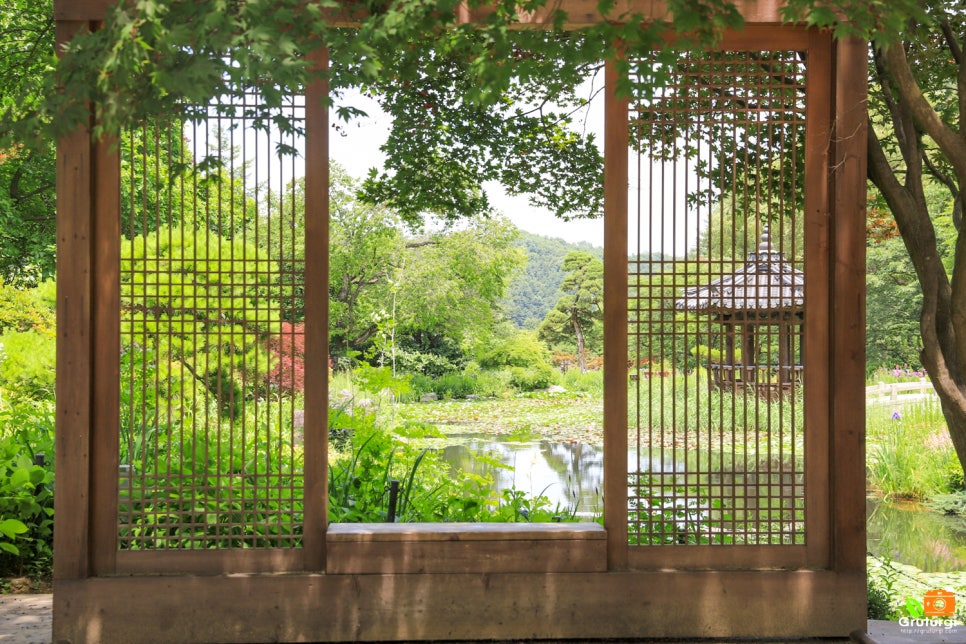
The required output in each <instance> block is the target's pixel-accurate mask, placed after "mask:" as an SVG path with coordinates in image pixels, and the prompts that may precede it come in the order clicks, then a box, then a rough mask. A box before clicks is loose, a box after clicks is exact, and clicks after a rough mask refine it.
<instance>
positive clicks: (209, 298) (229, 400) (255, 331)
mask: <svg viewBox="0 0 966 644" xmlns="http://www.w3.org/2000/svg"><path fill="white" fill-rule="evenodd" d="M121 256H122V260H121V275H122V276H123V277H122V293H123V294H124V296H123V297H122V307H123V314H122V334H124V335H126V336H129V335H132V334H133V336H134V337H144V338H145V341H146V342H147V343H148V344H149V345H151V344H154V345H155V346H154V348H155V349H156V350H159V351H164V352H165V353H167V354H168V357H169V359H170V360H172V361H176V362H177V363H178V364H179V365H180V366H182V367H183V368H184V369H186V370H187V371H188V372H189V373H190V374H191V375H193V376H194V377H195V378H196V379H198V381H200V382H202V383H204V385H205V386H206V387H207V388H208V389H209V390H210V391H211V392H212V394H214V395H215V396H216V397H217V399H218V400H220V401H222V403H223V407H222V410H221V411H222V413H223V414H225V415H227V416H229V417H232V416H234V415H235V414H236V413H237V412H238V405H239V404H240V402H241V397H242V396H245V397H248V396H251V395H253V394H254V393H255V392H254V391H251V390H249V391H242V390H241V387H242V384H241V383H242V382H243V381H244V382H245V383H247V387H248V388H249V389H250V388H252V387H258V386H259V383H260V382H261V379H259V378H258V377H257V375H258V374H256V373H253V372H252V371H251V370H252V369H253V366H254V365H261V366H263V367H264V368H265V371H267V370H268V368H270V361H271V358H270V356H269V354H268V352H267V350H266V347H265V342H264V340H265V339H266V337H267V335H268V334H269V333H271V332H273V331H275V330H276V326H277V324H278V322H279V315H278V312H277V310H273V308H276V309H277V307H268V306H265V303H264V300H263V298H266V297H267V296H268V294H269V290H270V287H271V286H272V280H273V279H274V275H275V274H277V270H278V269H277V264H276V263H275V262H273V261H271V260H269V259H267V258H266V257H265V254H264V252H262V251H260V250H259V249H258V248H256V247H255V246H254V244H251V243H246V242H245V241H243V240H237V239H236V240H227V239H224V238H220V237H217V236H215V235H212V234H208V235H204V234H196V233H195V232H194V231H192V230H190V229H189V230H183V229H172V228H167V227H163V228H160V229H158V230H157V231H156V232H153V233H150V234H148V235H143V236H138V237H135V238H134V239H131V240H125V241H124V242H123V243H122V250H121ZM159 269H161V271H160V272H159Z"/></svg>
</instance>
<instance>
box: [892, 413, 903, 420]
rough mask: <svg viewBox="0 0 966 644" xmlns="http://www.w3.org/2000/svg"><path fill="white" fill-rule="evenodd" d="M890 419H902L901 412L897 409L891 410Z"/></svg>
mask: <svg viewBox="0 0 966 644" xmlns="http://www.w3.org/2000/svg"><path fill="white" fill-rule="evenodd" d="M892 420H902V414H900V413H899V412H898V411H894V412H892Z"/></svg>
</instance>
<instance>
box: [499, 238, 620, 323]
mask: <svg viewBox="0 0 966 644" xmlns="http://www.w3.org/2000/svg"><path fill="white" fill-rule="evenodd" d="M518 245H519V246H521V247H522V248H523V249H524V250H526V252H527V267H526V271H525V272H524V273H522V274H521V275H520V276H519V277H517V278H516V280H514V281H513V283H512V284H511V285H510V290H509V293H508V294H507V298H506V300H505V301H504V310H505V312H506V316H507V317H508V318H509V319H510V320H512V321H513V322H514V323H516V325H517V326H518V327H520V328H524V329H535V328H537V325H539V324H540V323H541V322H542V321H543V318H545V317H546V316H547V313H548V312H549V311H550V309H552V308H553V307H554V305H555V304H556V303H557V298H559V297H560V293H559V291H558V289H559V288H560V284H561V283H562V282H563V278H564V272H563V269H562V268H561V266H562V265H563V260H564V257H566V256H567V253H569V252H570V251H572V250H581V251H584V252H586V253H590V254H592V255H594V256H595V257H600V258H601V259H603V257H604V249H603V248H600V247H599V246H594V245H593V244H590V243H588V242H580V243H577V244H574V243H571V242H568V241H564V240H563V239H559V238H556V237H544V236H543V235H535V234H533V233H529V232H526V231H520V240H519V241H518Z"/></svg>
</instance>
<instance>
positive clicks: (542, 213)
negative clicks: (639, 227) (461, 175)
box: [329, 96, 604, 246]
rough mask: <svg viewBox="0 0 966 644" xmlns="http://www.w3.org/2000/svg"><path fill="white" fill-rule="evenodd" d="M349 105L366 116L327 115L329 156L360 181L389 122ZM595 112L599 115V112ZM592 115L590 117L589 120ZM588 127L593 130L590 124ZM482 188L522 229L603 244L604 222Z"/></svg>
mask: <svg viewBox="0 0 966 644" xmlns="http://www.w3.org/2000/svg"><path fill="white" fill-rule="evenodd" d="M600 102H601V103H602V102H603V101H602V100H601V101H600ZM351 103H352V105H354V106H356V107H359V108H361V109H363V110H365V111H366V112H367V113H368V114H369V116H368V117H367V118H365V119H357V120H355V121H353V122H350V123H348V124H346V123H342V122H337V121H336V120H335V115H334V113H330V119H331V122H332V123H333V124H336V125H338V128H337V129H336V128H334V129H333V130H332V131H331V132H330V136H329V156H330V158H332V159H333V160H334V161H336V162H338V163H339V164H340V165H341V166H342V167H344V168H345V169H346V170H347V171H348V172H349V174H350V175H352V176H354V177H356V178H358V179H361V178H363V177H365V176H366V175H367V174H368V172H369V168H372V167H376V168H379V167H381V166H382V162H383V160H384V157H383V154H382V153H381V152H380V151H379V146H380V145H381V144H382V143H383V142H384V141H385V140H386V137H387V136H388V134H389V125H390V119H389V117H388V116H387V115H386V114H384V113H383V112H381V110H380V109H379V106H378V104H376V102H375V101H372V100H370V99H366V98H364V97H361V96H353V97H352V100H351ZM595 107H596V106H595ZM596 111H597V112H602V109H598V110H596ZM595 116H597V115H595V114H592V115H591V116H590V119H593V118H594V117H595ZM590 119H588V120H589V121H590ZM599 120H600V124H599V132H600V133H599V134H598V139H599V140H603V119H602V118H600V119H599ZM588 126H590V127H593V125H592V124H591V123H590V122H588ZM595 131H596V130H595ZM484 189H485V190H486V193H487V195H488V196H489V198H490V203H491V204H492V205H493V207H494V209H495V210H497V211H498V212H501V213H503V214H504V215H506V216H507V217H508V218H509V219H510V221H512V222H513V223H514V224H515V225H516V226H517V227H519V228H520V229H522V230H526V231H528V232H532V233H536V234H538V235H544V236H547V237H559V238H561V239H565V240H567V241H570V242H580V241H586V242H590V243H591V244H593V245H595V246H603V245H604V223H603V219H597V220H579V221H570V222H566V221H563V220H561V219H558V218H557V217H556V216H554V215H553V213H551V212H550V211H549V210H547V209H545V208H535V207H533V206H531V205H530V203H529V201H528V199H527V197H526V196H519V195H518V196H510V195H508V194H507V193H506V191H505V190H504V189H503V187H502V186H501V185H500V184H499V183H498V182H487V183H486V184H485V185H484Z"/></svg>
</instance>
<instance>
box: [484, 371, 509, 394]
mask: <svg viewBox="0 0 966 644" xmlns="http://www.w3.org/2000/svg"><path fill="white" fill-rule="evenodd" d="M512 381H513V374H512V373H510V371H509V369H489V370H487V371H481V372H480V373H479V374H478V375H477V376H476V395H477V396H482V397H484V398H499V397H500V396H504V395H506V394H507V393H508V392H509V391H510V389H511V387H512V385H511V384H510V383H511V382H512Z"/></svg>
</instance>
